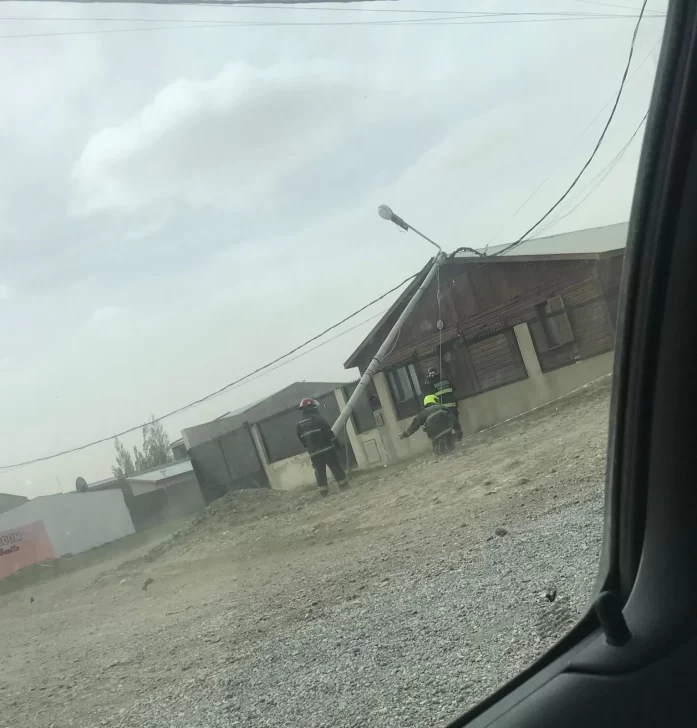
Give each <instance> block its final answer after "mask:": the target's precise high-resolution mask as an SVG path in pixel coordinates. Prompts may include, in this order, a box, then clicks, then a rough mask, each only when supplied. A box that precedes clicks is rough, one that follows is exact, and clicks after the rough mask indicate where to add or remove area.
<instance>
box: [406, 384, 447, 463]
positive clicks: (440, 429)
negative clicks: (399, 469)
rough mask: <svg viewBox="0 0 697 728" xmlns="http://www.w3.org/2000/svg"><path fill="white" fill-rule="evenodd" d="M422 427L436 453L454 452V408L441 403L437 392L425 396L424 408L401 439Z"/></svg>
mask: <svg viewBox="0 0 697 728" xmlns="http://www.w3.org/2000/svg"><path fill="white" fill-rule="evenodd" d="M420 427H423V428H424V432H425V433H426V434H427V435H428V439H429V440H430V441H431V444H432V445H433V453H434V454H435V455H445V454H446V453H448V452H452V450H453V448H454V447H455V436H454V429H455V417H454V416H453V413H452V409H451V408H450V409H449V408H448V407H445V406H444V405H442V404H440V403H439V402H438V398H437V397H436V395H435V394H427V395H426V396H425V397H424V408H423V410H421V412H419V414H418V415H416V417H414V419H413V420H412V423H411V424H410V425H409V427H407V429H406V430H404V432H402V433H401V434H400V435H399V439H400V440H403V439H404V438H406V437H409V436H410V435H413V434H414V433H415V432H416V431H417V430H418V429H419V428H420Z"/></svg>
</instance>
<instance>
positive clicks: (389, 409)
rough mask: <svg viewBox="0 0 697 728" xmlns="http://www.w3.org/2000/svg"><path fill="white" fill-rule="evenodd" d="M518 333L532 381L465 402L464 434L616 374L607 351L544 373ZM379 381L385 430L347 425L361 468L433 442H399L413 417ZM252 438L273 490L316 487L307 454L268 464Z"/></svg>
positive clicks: (421, 438)
mask: <svg viewBox="0 0 697 728" xmlns="http://www.w3.org/2000/svg"><path fill="white" fill-rule="evenodd" d="M514 333H515V336H516V338H517V340H518V346H519V348H520V352H521V354H522V357H523V362H524V364H525V368H526V370H527V373H528V377H527V379H524V380H522V381H520V382H515V383H514V384H508V385H506V386H503V387H499V388H498V389H493V390H491V391H489V392H484V393H482V394H478V395H476V396H474V397H469V398H468V399H464V400H461V402H460V422H461V424H462V429H463V432H464V434H465V436H467V435H472V434H474V433H476V432H478V431H479V430H482V429H484V428H486V427H490V426H491V425H495V424H497V423H499V422H503V421H504V420H507V419H510V418H511V417H515V416H517V415H521V414H523V413H525V412H528V411H529V410H531V409H534V408H535V407H539V406H541V405H544V404H546V403H547V402H551V401H553V400H555V399H557V398H559V397H562V396H564V395H566V394H569V393H570V392H572V391H574V390H575V389H578V388H579V387H582V386H583V385H584V384H588V383H589V382H592V381H594V380H596V379H599V378H600V377H602V376H604V375H606V374H609V373H610V372H611V371H612V362H613V353H612V352H608V353H606V354H601V355H600V356H596V357H593V358H592V359H584V360H580V361H578V362H576V363H575V364H572V365H570V366H566V367H562V368H560V369H557V370H555V371H553V372H548V373H546V374H545V373H543V372H542V370H541V369H540V363H539V360H538V358H537V354H536V352H535V347H534V345H533V342H532V338H531V336H530V331H529V329H528V325H527V324H519V325H518V326H516V327H515V328H514ZM374 382H375V388H376V390H377V394H378V397H379V398H380V402H381V404H382V409H381V410H380V413H379V414H380V416H381V418H382V421H383V426H381V427H375V429H372V430H368V431H366V432H362V433H357V432H356V431H355V428H354V426H353V423H352V422H351V420H349V422H348V425H347V435H348V439H349V442H350V443H351V446H352V448H353V452H354V454H355V456H356V462H357V464H358V468H359V469H363V468H366V467H370V466H379V465H387V464H389V463H392V462H395V461H397V460H402V459H405V458H408V457H411V456H414V455H419V454H422V453H425V452H429V451H430V449H431V444H430V442H429V440H428V438H427V437H426V435H425V434H424V433H423V432H421V431H420V432H418V433H416V434H414V435H412V437H410V438H408V439H406V440H400V439H399V438H398V435H399V433H400V432H403V431H404V430H405V429H406V427H407V426H408V425H409V423H410V422H411V419H412V418H408V419H399V417H398V416H397V412H396V410H395V407H394V404H393V402H392V396H391V394H390V389H389V385H388V383H387V376H386V375H385V373H384V372H378V374H376V375H375V378H374ZM334 394H335V396H336V400H337V403H338V405H339V407H340V408H342V407H343V406H344V405H345V404H346V398H345V396H344V393H343V392H342V391H341V390H340V389H337V390H335V392H334ZM252 439H253V440H254V444H255V446H256V449H257V452H258V454H259V458H260V460H261V463H262V466H263V468H264V471H265V473H266V476H267V478H268V480H269V484H270V485H271V487H272V488H274V489H277V490H298V489H300V488H304V487H307V486H310V485H311V484H313V483H314V471H313V469H312V465H311V463H310V459H309V457H308V456H307V455H306V454H304V453H302V454H300V455H295V456H293V457H290V458H286V459H285V460H281V461H278V462H275V463H269V462H267V459H266V452H265V449H264V446H263V443H262V439H261V436H260V434H259V431H258V428H257V427H256V425H255V426H253V427H252ZM368 447H369V448H370V452H371V456H372V457H371V459H372V460H373V461H374V462H372V463H370V462H369V458H368V449H367V448H368ZM376 458H378V459H377V460H376Z"/></svg>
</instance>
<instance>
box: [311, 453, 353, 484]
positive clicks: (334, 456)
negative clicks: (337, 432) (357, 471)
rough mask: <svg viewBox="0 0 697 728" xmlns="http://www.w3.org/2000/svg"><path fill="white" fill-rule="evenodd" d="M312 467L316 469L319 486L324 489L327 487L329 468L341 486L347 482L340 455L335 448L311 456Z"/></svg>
mask: <svg viewBox="0 0 697 728" xmlns="http://www.w3.org/2000/svg"><path fill="white" fill-rule="evenodd" d="M310 460H311V461H312V467H313V468H314V469H315V478H317V485H318V486H319V487H320V488H321V489H324V488H326V487H327V466H329V469H330V470H331V471H332V475H333V476H334V479H335V480H336V482H337V483H338V484H339V485H343V484H344V483H345V482H346V473H345V472H344V469H343V468H342V467H341V464H340V463H339V455H338V453H337V452H336V450H335V449H334V448H332V449H331V450H325V451H324V452H320V453H317V455H312V456H310Z"/></svg>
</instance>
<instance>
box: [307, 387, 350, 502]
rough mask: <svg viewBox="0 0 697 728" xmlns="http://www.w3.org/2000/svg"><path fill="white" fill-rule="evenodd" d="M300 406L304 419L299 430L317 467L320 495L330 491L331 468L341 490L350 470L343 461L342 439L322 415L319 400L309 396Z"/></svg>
mask: <svg viewBox="0 0 697 728" xmlns="http://www.w3.org/2000/svg"><path fill="white" fill-rule="evenodd" d="M298 409H300V410H302V413H303V418H302V419H301V420H300V422H298V425H297V433H298V438H299V439H300V442H302V444H303V446H304V447H305V449H306V450H307V453H308V455H309V456H310V462H311V463H312V467H313V468H314V469H315V478H316V479H317V487H318V488H319V494H320V495H321V496H326V495H328V494H329V484H328V482H327V467H329V469H330V470H331V471H332V475H333V476H334V478H335V480H336V482H337V485H338V486H339V490H343V489H344V488H345V487H346V485H347V483H346V473H345V472H344V469H343V468H342V467H341V464H340V463H339V455H338V453H337V449H338V448H339V441H338V439H337V437H336V435H335V434H334V433H333V432H332V428H331V427H329V424H328V423H327V421H326V420H325V419H324V417H322V415H321V414H319V402H318V401H317V400H316V399H312V398H311V397H305V399H303V400H302V402H300V406H299V407H298Z"/></svg>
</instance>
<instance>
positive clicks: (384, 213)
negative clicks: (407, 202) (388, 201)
mask: <svg viewBox="0 0 697 728" xmlns="http://www.w3.org/2000/svg"><path fill="white" fill-rule="evenodd" d="M378 215H380V217H381V218H382V219H383V220H391V219H392V218H393V217H394V213H393V212H392V210H390V208H389V207H388V206H387V205H380V207H378Z"/></svg>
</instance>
